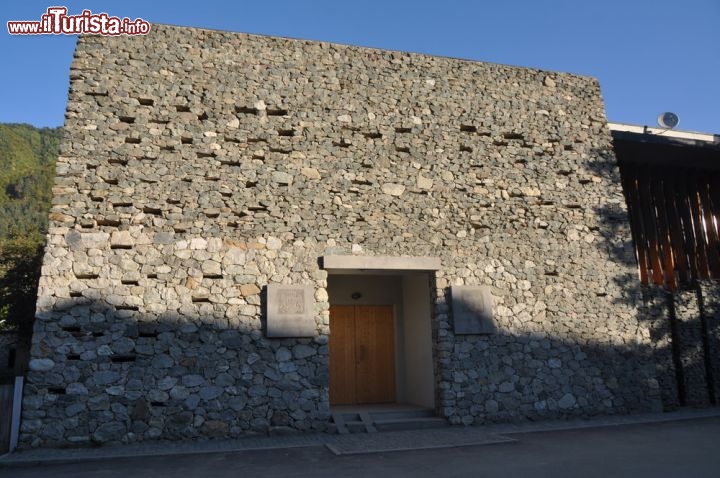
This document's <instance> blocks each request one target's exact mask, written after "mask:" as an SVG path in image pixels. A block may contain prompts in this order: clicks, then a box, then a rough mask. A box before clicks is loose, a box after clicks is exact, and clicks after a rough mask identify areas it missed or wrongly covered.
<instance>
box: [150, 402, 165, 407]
mask: <svg viewBox="0 0 720 478" xmlns="http://www.w3.org/2000/svg"><path fill="white" fill-rule="evenodd" d="M150 406H151V407H164V406H165V402H150Z"/></svg>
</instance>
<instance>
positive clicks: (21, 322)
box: [0, 124, 61, 331]
mask: <svg viewBox="0 0 720 478" xmlns="http://www.w3.org/2000/svg"><path fill="white" fill-rule="evenodd" d="M60 135H61V132H60V128H53V129H51V128H41V129H38V128H34V127H32V126H30V125H22V124H0V328H3V327H13V328H17V327H19V328H21V329H27V328H28V327H29V325H30V324H31V323H32V316H33V314H34V309H35V295H36V293H37V280H38V278H39V274H40V265H41V262H42V249H43V245H44V244H43V241H44V239H45V233H46V232H47V218H48V211H49V209H50V202H51V200H52V184H53V179H54V177H55V161H56V159H57V155H58V145H59V142H60ZM24 326H25V327H24ZM26 331H27V330H26Z"/></svg>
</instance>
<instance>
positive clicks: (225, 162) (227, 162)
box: [220, 159, 242, 166]
mask: <svg viewBox="0 0 720 478" xmlns="http://www.w3.org/2000/svg"><path fill="white" fill-rule="evenodd" d="M220 164H222V165H223V166H240V165H241V164H242V163H241V162H240V160H239V159H221V160H220Z"/></svg>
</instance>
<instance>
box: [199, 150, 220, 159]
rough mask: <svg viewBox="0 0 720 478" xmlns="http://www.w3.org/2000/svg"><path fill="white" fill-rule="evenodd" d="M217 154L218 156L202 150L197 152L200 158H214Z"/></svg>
mask: <svg viewBox="0 0 720 478" xmlns="http://www.w3.org/2000/svg"><path fill="white" fill-rule="evenodd" d="M216 156H217V154H215V153H208V152H202V151H198V153H197V157H198V158H214V157H216Z"/></svg>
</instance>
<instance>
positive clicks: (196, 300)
mask: <svg viewBox="0 0 720 478" xmlns="http://www.w3.org/2000/svg"><path fill="white" fill-rule="evenodd" d="M192 301H193V303H200V302H210V298H209V297H206V296H193V297H192Z"/></svg>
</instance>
